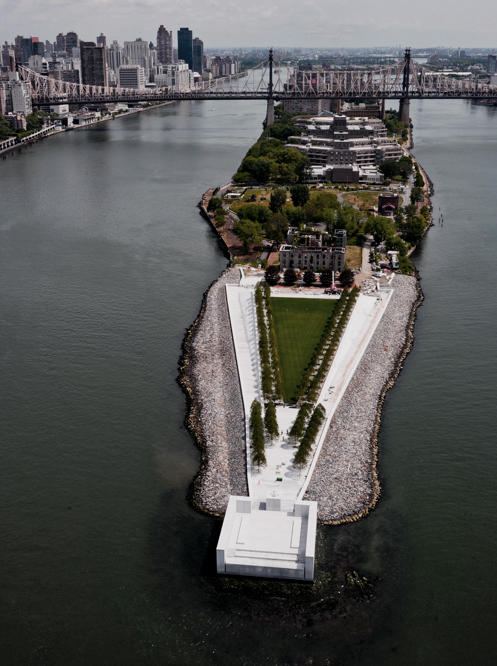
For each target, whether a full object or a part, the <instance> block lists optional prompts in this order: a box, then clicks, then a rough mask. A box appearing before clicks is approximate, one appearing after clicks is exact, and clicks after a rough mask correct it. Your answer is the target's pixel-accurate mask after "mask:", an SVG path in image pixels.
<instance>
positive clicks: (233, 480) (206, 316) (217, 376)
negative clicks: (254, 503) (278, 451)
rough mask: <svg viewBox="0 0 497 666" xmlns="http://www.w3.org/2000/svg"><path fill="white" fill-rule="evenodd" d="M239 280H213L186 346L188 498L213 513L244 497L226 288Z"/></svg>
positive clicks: (230, 272) (230, 273) (230, 274)
mask: <svg viewBox="0 0 497 666" xmlns="http://www.w3.org/2000/svg"><path fill="white" fill-rule="evenodd" d="M239 282H240V270H239V269H237V268H228V269H227V270H225V271H224V273H223V274H222V275H221V276H220V277H219V279H218V280H217V281H216V282H214V284H213V285H212V286H211V288H210V289H209V291H208V292H207V295H206V298H205V302H204V308H203V311H202V313H201V315H200V317H199V319H198V320H197V322H196V323H195V325H194V328H193V332H192V334H191V337H190V339H189V340H188V342H187V343H186V345H185V353H186V356H187V364H186V365H187V369H186V370H183V372H184V374H185V375H186V382H185V381H184V382H183V384H185V383H186V384H187V385H188V386H187V392H188V393H189V395H190V398H191V403H192V409H191V412H190V424H189V425H190V430H192V431H193V432H194V434H195V436H196V438H197V440H198V442H199V444H200V446H201V448H202V469H201V471H200V473H199V475H198V477H197V479H196V480H195V484H194V489H193V498H192V499H193V502H194V504H196V505H197V506H198V507H199V508H201V509H203V510H204V511H208V512H209V513H214V514H224V513H225V511H226V507H227V505H228V500H229V497H230V495H245V496H247V495H248V487H247V471H246V454H245V412H244V409H243V403H242V394H241V389H240V381H239V378H238V370H237V364H236V356H235V349H234V346H233V338H232V335H231V325H230V319H229V313H228V304H227V300H226V289H225V285H226V284H228V283H230V284H238V283H239Z"/></svg>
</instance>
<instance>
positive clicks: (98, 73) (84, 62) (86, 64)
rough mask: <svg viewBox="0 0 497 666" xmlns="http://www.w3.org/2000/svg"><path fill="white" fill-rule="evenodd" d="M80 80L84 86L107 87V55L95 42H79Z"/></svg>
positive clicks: (102, 47)
mask: <svg viewBox="0 0 497 666" xmlns="http://www.w3.org/2000/svg"><path fill="white" fill-rule="evenodd" d="M80 49H81V78H82V80H83V83H84V84H85V85H89V86H105V87H107V54H106V51H105V47H104V46H97V45H96V44H95V42H80Z"/></svg>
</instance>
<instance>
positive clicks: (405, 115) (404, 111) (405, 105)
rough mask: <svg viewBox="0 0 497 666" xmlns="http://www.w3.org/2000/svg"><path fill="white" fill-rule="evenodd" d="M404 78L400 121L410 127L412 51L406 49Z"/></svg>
mask: <svg viewBox="0 0 497 666" xmlns="http://www.w3.org/2000/svg"><path fill="white" fill-rule="evenodd" d="M404 62H405V66H404V78H403V80H402V97H401V99H400V104H399V120H400V122H401V123H404V125H409V118H410V116H409V76H410V74H411V49H406V54H405V57H404Z"/></svg>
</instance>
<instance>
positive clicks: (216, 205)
mask: <svg viewBox="0 0 497 666" xmlns="http://www.w3.org/2000/svg"><path fill="white" fill-rule="evenodd" d="M222 207H223V202H222V200H221V199H219V197H211V200H210V201H209V203H208V205H207V210H208V211H211V212H215V211H217V210H218V209H222Z"/></svg>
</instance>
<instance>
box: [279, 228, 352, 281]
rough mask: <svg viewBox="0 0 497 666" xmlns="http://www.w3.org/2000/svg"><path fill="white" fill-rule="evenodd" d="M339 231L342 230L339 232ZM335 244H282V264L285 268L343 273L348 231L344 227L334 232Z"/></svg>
mask: <svg viewBox="0 0 497 666" xmlns="http://www.w3.org/2000/svg"><path fill="white" fill-rule="evenodd" d="M337 232H340V233H339V234H337ZM333 240H334V245H332V246H331V247H319V246H318V245H317V244H314V243H312V244H311V245H282V246H281V247H280V266H281V268H282V269H283V270H285V269H287V268H295V269H297V270H307V269H311V270H314V271H316V270H318V269H320V270H331V271H335V272H336V271H338V272H339V273H341V272H342V271H343V269H344V268H345V247H346V245H347V233H346V231H345V230H344V229H337V230H336V231H335V234H334V239H333Z"/></svg>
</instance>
